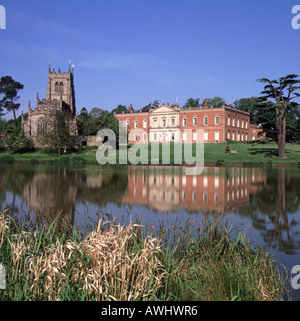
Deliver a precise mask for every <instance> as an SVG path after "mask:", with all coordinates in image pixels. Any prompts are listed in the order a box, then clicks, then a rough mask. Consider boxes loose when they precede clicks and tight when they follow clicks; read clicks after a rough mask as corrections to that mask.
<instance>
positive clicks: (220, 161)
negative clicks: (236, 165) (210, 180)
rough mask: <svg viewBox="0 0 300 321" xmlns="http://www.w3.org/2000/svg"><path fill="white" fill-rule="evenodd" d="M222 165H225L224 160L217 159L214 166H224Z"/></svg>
mask: <svg viewBox="0 0 300 321" xmlns="http://www.w3.org/2000/svg"><path fill="white" fill-rule="evenodd" d="M224 164H225V161H224V159H218V160H217V161H216V165H217V166H224Z"/></svg>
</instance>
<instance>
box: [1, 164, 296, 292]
mask: <svg viewBox="0 0 300 321" xmlns="http://www.w3.org/2000/svg"><path fill="white" fill-rule="evenodd" d="M0 182H1V185H0V186H1V187H0V203H1V206H2V208H3V207H4V206H5V207H10V208H11V209H12V211H13V212H14V213H17V214H18V215H19V216H20V217H25V216H28V215H29V216H34V217H37V218H38V219H39V220H42V221H43V222H45V224H51V222H52V221H53V219H54V218H55V217H56V213H57V212H58V211H62V213H61V217H60V219H61V220H63V221H65V222H67V223H69V224H70V223H71V224H72V225H74V226H78V225H79V226H80V227H81V228H84V227H86V226H92V225H93V224H94V223H95V222H96V221H97V217H98V215H99V214H103V213H104V214H105V213H107V215H108V216H109V215H111V216H112V217H114V218H116V221H117V222H118V221H122V222H124V223H128V222H129V221H130V220H131V219H135V218H142V219H143V221H144V223H145V224H154V225H159V224H162V223H163V224H164V225H167V226H173V225H174V224H177V225H178V224H184V222H185V221H186V220H187V219H193V220H195V223H194V224H197V223H198V222H200V221H201V220H203V219H204V218H206V217H208V218H212V217H215V216H222V215H228V217H229V221H230V223H231V225H233V226H237V227H238V229H239V230H241V231H246V230H247V235H248V237H249V238H250V240H251V241H252V242H254V243H258V244H262V245H263V246H264V247H265V249H266V250H267V251H268V252H271V253H272V254H273V253H274V258H275V259H276V260H278V261H279V262H280V263H282V264H284V265H285V266H286V267H288V268H289V269H291V268H292V267H293V266H294V265H300V188H299V185H300V169H298V168H213V167H209V168H206V169H205V172H204V173H203V174H202V175H200V176H185V175H184V172H183V169H181V168H180V167H149V168H146V167H128V168H127V167H122V168H118V167H100V166H99V167H98V166H82V167H81V166H76V167H68V168H64V167H55V166H51V167H47V166H29V165H24V166H23V165H1V168H0ZM296 292H300V290H298V291H296ZM299 294H300V293H296V295H297V296H299Z"/></svg>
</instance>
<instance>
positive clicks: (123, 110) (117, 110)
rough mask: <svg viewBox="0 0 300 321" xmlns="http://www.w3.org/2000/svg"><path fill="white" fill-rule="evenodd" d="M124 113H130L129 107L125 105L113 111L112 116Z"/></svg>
mask: <svg viewBox="0 0 300 321" xmlns="http://www.w3.org/2000/svg"><path fill="white" fill-rule="evenodd" d="M122 112H124V113H127V112H128V109H127V107H126V106H125V105H118V107H117V108H115V109H113V110H112V114H114V113H119V114H120V113H122Z"/></svg>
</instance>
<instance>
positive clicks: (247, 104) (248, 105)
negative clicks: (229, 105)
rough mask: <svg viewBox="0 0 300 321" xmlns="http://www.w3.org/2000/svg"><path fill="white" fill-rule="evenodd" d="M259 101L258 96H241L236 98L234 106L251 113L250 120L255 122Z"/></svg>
mask: <svg viewBox="0 0 300 321" xmlns="http://www.w3.org/2000/svg"><path fill="white" fill-rule="evenodd" d="M257 103H258V98H257V97H250V98H241V99H238V100H236V101H235V102H234V103H233V106H234V107H235V108H237V109H240V110H243V111H246V112H247V113H249V114H250V122H251V123H255V113H256V106H257Z"/></svg>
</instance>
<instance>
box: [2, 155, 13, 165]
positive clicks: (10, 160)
mask: <svg viewBox="0 0 300 321" xmlns="http://www.w3.org/2000/svg"><path fill="white" fill-rule="evenodd" d="M13 162H14V158H13V157H12V156H8V155H6V156H0V164H12V163H13Z"/></svg>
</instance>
